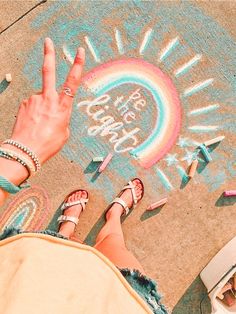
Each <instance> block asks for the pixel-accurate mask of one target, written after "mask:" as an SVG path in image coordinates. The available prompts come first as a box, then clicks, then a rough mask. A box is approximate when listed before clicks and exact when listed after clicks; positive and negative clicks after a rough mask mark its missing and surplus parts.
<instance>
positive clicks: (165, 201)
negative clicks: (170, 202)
mask: <svg viewBox="0 0 236 314" xmlns="http://www.w3.org/2000/svg"><path fill="white" fill-rule="evenodd" d="M165 203H167V198H163V199H161V200H160V201H158V202H156V203H153V204H151V205H149V206H148V208H147V210H153V209H156V208H158V207H160V206H161V205H164V204H165Z"/></svg>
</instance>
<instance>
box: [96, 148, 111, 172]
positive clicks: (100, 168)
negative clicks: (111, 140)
mask: <svg viewBox="0 0 236 314" xmlns="http://www.w3.org/2000/svg"><path fill="white" fill-rule="evenodd" d="M112 157H113V154H111V153H109V154H108V155H107V157H106V158H105V159H104V160H103V163H102V164H101V166H100V167H99V169H98V172H99V173H101V172H103V171H104V170H105V169H106V167H107V165H108V164H109V162H110V161H111V159H112Z"/></svg>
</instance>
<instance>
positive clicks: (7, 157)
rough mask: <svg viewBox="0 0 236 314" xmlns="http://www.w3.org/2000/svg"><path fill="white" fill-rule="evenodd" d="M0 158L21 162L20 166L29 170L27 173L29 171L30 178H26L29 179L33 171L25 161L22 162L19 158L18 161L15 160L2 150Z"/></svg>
mask: <svg viewBox="0 0 236 314" xmlns="http://www.w3.org/2000/svg"><path fill="white" fill-rule="evenodd" d="M0 157H2V158H5V159H8V160H15V161H17V162H19V163H20V164H22V166H24V167H25V168H26V169H27V171H28V177H27V178H26V180H27V179H29V177H30V173H31V170H30V169H29V167H28V165H27V164H26V163H25V162H24V161H23V160H21V159H20V158H18V157H17V159H13V158H12V157H11V156H10V155H9V153H6V152H3V151H1V150H0Z"/></svg>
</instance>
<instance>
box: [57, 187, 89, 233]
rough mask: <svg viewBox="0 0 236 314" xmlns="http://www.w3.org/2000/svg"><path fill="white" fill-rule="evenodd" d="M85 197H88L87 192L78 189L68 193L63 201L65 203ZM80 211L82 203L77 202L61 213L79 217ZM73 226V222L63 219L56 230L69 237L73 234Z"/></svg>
mask: <svg viewBox="0 0 236 314" xmlns="http://www.w3.org/2000/svg"><path fill="white" fill-rule="evenodd" d="M87 197H88V194H87V192H86V191H78V192H75V193H73V194H72V195H70V196H69V197H68V198H67V199H66V200H65V201H66V202H67V203H69V202H75V201H78V200H80V199H81V198H87ZM81 212H82V205H81V204H77V205H73V206H70V207H68V208H66V209H65V210H64V211H63V215H65V216H72V217H78V218H79V216H80V214H81ZM75 227H76V226H75V224H74V223H73V222H70V221H65V222H62V223H60V226H59V231H58V232H59V233H61V234H63V235H64V236H66V237H69V238H70V237H72V236H73V234H74V232H75Z"/></svg>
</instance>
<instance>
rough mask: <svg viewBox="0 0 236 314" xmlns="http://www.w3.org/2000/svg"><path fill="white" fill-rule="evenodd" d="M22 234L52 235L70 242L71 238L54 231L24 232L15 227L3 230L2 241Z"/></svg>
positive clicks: (0, 236) (0, 237) (0, 238)
mask: <svg viewBox="0 0 236 314" xmlns="http://www.w3.org/2000/svg"><path fill="white" fill-rule="evenodd" d="M21 233H42V234H47V235H51V236H53V237H57V238H61V239H65V240H69V238H67V237H65V236H63V235H62V234H60V233H58V232H55V231H52V230H43V231H23V230H21V229H19V228H14V227H9V228H8V227H7V228H5V229H4V230H3V232H2V233H1V234H0V241H1V240H4V239H6V238H8V237H13V236H15V235H17V234H21Z"/></svg>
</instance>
